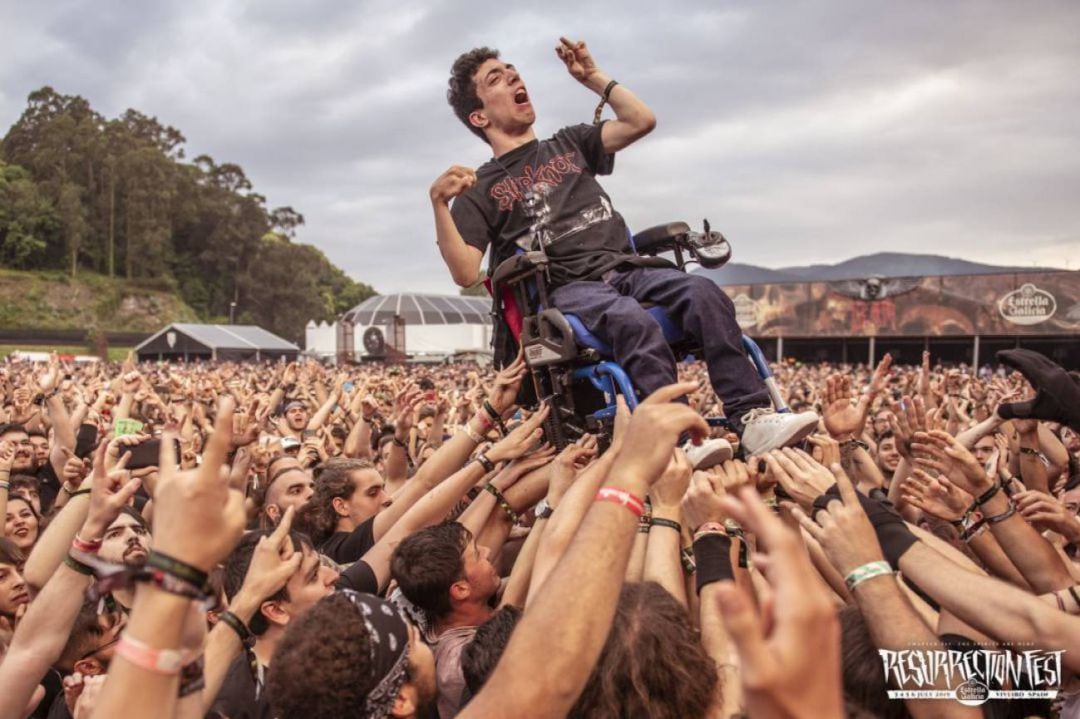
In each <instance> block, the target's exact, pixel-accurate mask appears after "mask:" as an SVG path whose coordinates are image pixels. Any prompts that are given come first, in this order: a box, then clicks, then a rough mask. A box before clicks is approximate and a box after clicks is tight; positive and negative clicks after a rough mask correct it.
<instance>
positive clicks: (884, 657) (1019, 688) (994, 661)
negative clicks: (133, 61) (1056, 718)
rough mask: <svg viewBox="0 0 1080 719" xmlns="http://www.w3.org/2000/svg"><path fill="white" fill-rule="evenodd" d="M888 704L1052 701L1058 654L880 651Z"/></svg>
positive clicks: (1056, 685)
mask: <svg viewBox="0 0 1080 719" xmlns="http://www.w3.org/2000/svg"><path fill="white" fill-rule="evenodd" d="M878 653H879V654H880V655H881V662H882V664H883V665H884V668H885V680H886V682H888V683H889V685H890V686H896V687H902V688H901V689H889V690H888V693H889V698H890V699H955V700H956V701H958V702H960V703H961V704H966V705H967V706H978V705H980V704H983V703H984V702H986V701H988V700H990V699H1053V698H1055V697H1057V694H1058V690H1059V689H1060V688H1061V683H1062V672H1061V655H1062V654H1064V653H1065V652H1064V651H1056V652H1051V651H1046V650H1043V649H1027V650H1020V649H1016V648H1002V649H982V648H973V649H942V648H941V647H940V645H938V646H935V647H934V648H925V649H903V650H899V651H893V650H888V649H879V650H878Z"/></svg>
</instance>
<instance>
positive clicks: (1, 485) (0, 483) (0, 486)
mask: <svg viewBox="0 0 1080 719" xmlns="http://www.w3.org/2000/svg"><path fill="white" fill-rule="evenodd" d="M9 487H11V484H10V483H8V482H5V481H3V480H0V490H3V491H5V492H6V491H7V490H8V488H9Z"/></svg>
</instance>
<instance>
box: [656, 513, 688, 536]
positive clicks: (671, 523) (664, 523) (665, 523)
mask: <svg viewBox="0 0 1080 719" xmlns="http://www.w3.org/2000/svg"><path fill="white" fill-rule="evenodd" d="M649 524H650V525H651V526H653V527H667V528H668V529H674V530H675V531H676V532H677V533H678V534H682V525H681V524H679V523H678V522H676V521H675V520H673V519H664V518H663V517H652V518H651V519H650V520H649Z"/></svg>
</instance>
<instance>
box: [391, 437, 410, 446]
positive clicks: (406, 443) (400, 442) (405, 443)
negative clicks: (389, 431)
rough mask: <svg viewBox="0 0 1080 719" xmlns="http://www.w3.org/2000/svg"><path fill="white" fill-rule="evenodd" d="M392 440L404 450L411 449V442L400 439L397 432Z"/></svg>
mask: <svg viewBox="0 0 1080 719" xmlns="http://www.w3.org/2000/svg"><path fill="white" fill-rule="evenodd" d="M392 441H393V442H394V444H396V445H397V446H398V447H401V448H402V449H404V450H408V449H409V443H408V442H405V441H403V440H400V439H398V438H397V435H396V434H395V435H394V438H393V440H392Z"/></svg>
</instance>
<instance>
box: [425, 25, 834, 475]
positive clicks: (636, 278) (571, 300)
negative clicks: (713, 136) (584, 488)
mask: <svg viewBox="0 0 1080 719" xmlns="http://www.w3.org/2000/svg"><path fill="white" fill-rule="evenodd" d="M555 51H556V54H557V55H558V56H559V58H560V59H561V60H562V61H563V62H564V63H565V64H566V67H567V70H568V71H569V72H570V75H571V76H572V77H574V78H575V79H576V80H578V81H579V82H580V83H582V84H583V85H585V87H587V88H589V89H590V90H592V91H594V92H596V93H597V94H598V95H600V96H601V98H602V101H601V106H602V105H603V104H604V103H605V102H606V103H607V104H609V105H610V106H611V108H612V109H613V110H614V112H615V116H616V119H615V120H610V121H605V122H602V123H597V124H594V125H577V126H573V127H566V128H563V129H562V130H560V131H559V132H557V133H556V134H555V135H554V137H552V138H550V139H547V140H538V139H537V137H536V134H535V132H534V131H533V124H534V122H535V121H536V112H535V110H534V109H533V106H532V103H531V102H530V98H529V93H528V90H527V89H526V87H525V83H524V82H523V81H522V79H521V76H520V75H519V74H518V72H517V69H516V68H515V67H514V66H513V65H510V64H508V63H505V62H503V61H502V60H500V59H499V53H498V51H497V50H492V49H490V48H477V49H474V50H471V51H469V52H467V53H465V54H463V55H461V56H460V57H459V58H458V59H457V60H456V61H455V62H454V65H453V68H452V70H451V77H450V89H449V91H448V93H447V97H448V100H449V102H450V105H451V106H452V107H453V109H454V113H455V114H456V115H457V117H458V118H459V119H460V120H461V121H462V122H463V123H464V124H465V125H466V127H468V128H469V130H470V131H472V132H473V133H474V134H476V135H477V136H478V137H480V138H481V139H482V140H484V141H485V142H487V143H488V144H489V145H490V146H491V150H492V153H493V155H494V156H493V157H492V159H491V160H489V161H488V162H486V163H484V164H483V165H482V166H480V168H479V169H477V170H476V171H475V172H474V171H473V170H471V169H469V168H466V167H460V166H454V167H451V168H450V169H449V170H447V171H446V172H445V173H443V174H442V175H441V176H440V177H439V178H438V179H437V180H436V181H435V183H434V184H433V185H432V186H431V191H430V196H431V201H432V205H433V207H434V212H435V227H436V234H437V239H438V245H439V250H440V252H441V253H442V257H443V259H444V260H445V262H446V264H447V266H448V267H449V269H450V274H451V275H452V276H453V278H454V281H455V282H457V283H458V284H459V285H461V286H469V285H472V284H474V283H475V282H476V281H477V278H478V276H479V272H480V265H481V260H482V258H483V255H484V253H485V251H488V249H489V248H490V252H491V263H490V266H491V267H492V268H494V267H496V266H498V264H499V263H500V262H502V261H503V260H505V259H507V258H508V257H511V256H512V255H513V254H514V253H515V252H517V251H518V250H519V248H520V247H522V245H523V244H524V243H525V242H527V241H529V240H530V239H532V236H533V235H534V234H536V233H535V232H534V228H533V223H534V222H535V217H531V216H530V215H532V214H533V213H532V212H530V209H529V207H528V205H532V204H534V199H535V193H534V189H535V190H537V191H540V190H541V188H540V186H541V185H543V186H544V187H543V189H542V193H541V194H543V195H544V199H545V201H546V203H547V208H548V212H547V217H546V219H545V221H544V229H543V237H542V243H543V250H544V252H545V253H546V255H547V258H548V262H549V265H548V278H549V285H548V287H549V292H550V294H549V299H550V302H551V304H552V305H553V306H554V307H556V308H558V309H559V310H561V311H562V312H563V313H573V314H575V315H577V316H578V317H579V318H580V319H581V321H582V322H583V323H584V325H585V326H586V327H587V328H588V329H589V330H591V331H592V332H593V333H594V334H595V335H596V336H598V337H600V338H601V339H602V340H604V341H605V342H607V343H608V344H609V345H610V346H611V348H612V350H613V354H614V357H615V360H616V361H617V362H618V363H619V364H621V365H622V366H623V367H624V368H625V369H626V371H627V373H628V374H629V375H630V378H631V379H632V380H633V383H634V385H635V386H636V387H637V389H638V390H639V391H640V393H641V395H642V396H645V395H648V394H650V393H652V392H653V391H654V390H656V389H658V388H660V387H663V386H665V385H668V384H672V383H673V382H675V381H676V362H675V356H674V354H673V353H672V349H671V347H670V346H669V344H668V343H667V341H666V340H665V339H664V336H663V333H662V331H661V328H660V325H659V324H658V323H657V321H656V320H655V319H653V318H652V317H651V316H650V315H648V314H647V313H646V310H645V309H644V308H643V307H642V306H641V304H640V302H649V303H653V304H655V305H659V306H661V307H663V308H664V310H665V311H666V313H667V315H668V317H669V318H670V319H671V321H672V322H673V323H674V324H675V325H677V326H678V327H679V328H680V329H681V330H682V331H683V332H684V333H686V334H687V335H690V336H691V337H693V338H694V339H695V340H697V341H698V342H700V343H701V345H702V346H703V347H704V352H703V354H704V360H705V362H706V364H707V366H708V369H709V378H710V380H711V382H712V385H713V388H714V390H715V391H716V394H717V396H719V397H720V399H721V400H722V401H723V403H724V412H725V415H726V416H727V418H728V420H729V422H730V423H731V425H732V428H733V429H734V430H735V431H736V432H737V433H738V434H739V435H740V436H741V438H742V444H743V446H744V448H745V449H746V451H747V452H748V453H751V454H752V453H758V452H764V451H767V450H769V449H773V448H776V447H780V446H783V445H786V444H791V443H794V442H797V441H799V440H801V439H802V438H803V437H805V436H806V435H807V434H809V433H810V432H811V431H813V428H814V427H815V426H816V424H817V416H816V415H813V414H812V413H804V414H777V413H774V412H772V411H771V404H770V399H769V394H768V391H767V389H766V387H765V384H764V383H763V381H762V379H761V378H760V376H759V375H758V373H757V371H756V370H755V368H754V367H753V366H752V365H751V363H750V362H749V361H748V359H747V356H746V354H745V351H744V349H743V346H742V332H741V331H740V329H739V326H738V324H737V323H736V321H735V309H734V306H733V305H732V302H731V300H730V298H728V296H727V295H726V294H725V293H724V292H723V290H721V289H720V288H719V287H718V286H716V284H715V283H714V282H712V281H711V280H709V279H707V278H705V277H702V276H698V275H692V274H687V273H684V272H682V271H680V270H678V269H676V268H674V267H672V266H671V265H670V263H667V266H658V264H663V261H660V263H658V262H657V258H655V257H642V256H639V255H637V254H636V253H635V252H633V251H632V249H631V248H630V246H629V243H628V231H627V227H626V224H625V222H624V221H623V219H622V217H621V216H620V215H619V213H617V212H615V211H614V210H613V209H612V204H611V200H610V198H609V197H608V196H607V193H605V192H604V190H603V188H602V187H601V186H600V184H599V183H598V182H597V181H596V176H597V175H607V174H610V173H611V171H612V169H613V168H614V161H615V157H614V155H615V153H616V152H618V151H619V150H622V149H623V148H625V147H627V146H629V145H630V144H632V143H633V142H635V141H636V140H638V139H640V138H641V137H644V136H645V135H647V134H648V133H649V132H650V131H652V129H653V128H654V127H655V126H656V118H655V116H654V115H653V113H652V111H651V110H650V109H649V107H648V106H647V105H646V104H645V103H644V102H642V101H641V100H640V99H639V98H638V97H637V96H636V95H634V93H632V92H631V91H630V90H628V89H627V88H626V87H624V86H623V85H620V84H618V83H616V82H615V81H614V80H612V79H611V78H610V77H609V76H608V75H607V74H605V73H604V72H603V71H601V70H600V69H599V68H598V67H597V66H596V63H595V62H594V61H593V58H592V57H591V55H590V54H589V51H588V49H587V48H586V46H585V43H584V42H571V41H569V40H567V39H565V38H563V39H562V40H561V42H560V45H559V46H558V47H557V48H556V49H555ZM597 114H598V115H599V108H598V113H597ZM451 200H453V206H452V207H451V206H450V204H451ZM693 454H694V455H697V459H698V460H699V462H696V463H701V464H710V465H711V464H714V463H716V462H717V461H723V460H724V459H727V458H730V456H731V447H730V445H728V444H727V443H726V442H724V441H723V440H713V441H711V442H710V443H709V445H708V446H707V447H699V448H695V449H694V451H693ZM692 459H694V457H693V456H692Z"/></svg>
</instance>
